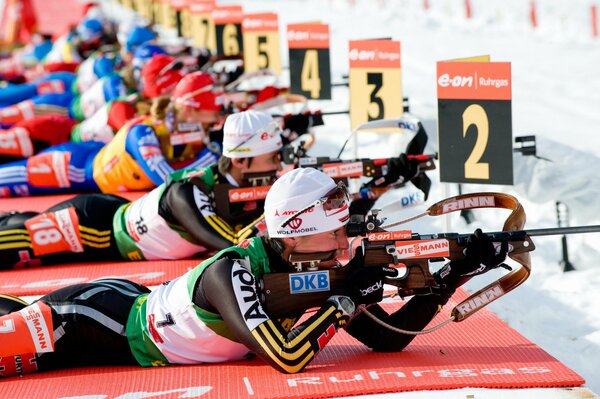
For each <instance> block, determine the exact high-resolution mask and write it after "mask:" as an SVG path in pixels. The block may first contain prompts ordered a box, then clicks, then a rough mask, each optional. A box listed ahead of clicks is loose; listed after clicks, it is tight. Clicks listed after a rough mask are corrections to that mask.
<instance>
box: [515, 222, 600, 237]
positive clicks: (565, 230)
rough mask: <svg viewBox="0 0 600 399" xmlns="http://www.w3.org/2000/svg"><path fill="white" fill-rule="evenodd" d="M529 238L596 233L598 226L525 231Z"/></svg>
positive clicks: (598, 229)
mask: <svg viewBox="0 0 600 399" xmlns="http://www.w3.org/2000/svg"><path fill="white" fill-rule="evenodd" d="M525 231H526V232H527V234H528V235H529V236H531V237H533V236H550V235H559V234H580V233H598V232H600V225H598V224H596V225H590V226H573V227H553V228H546V229H531V230H529V229H528V230H525Z"/></svg>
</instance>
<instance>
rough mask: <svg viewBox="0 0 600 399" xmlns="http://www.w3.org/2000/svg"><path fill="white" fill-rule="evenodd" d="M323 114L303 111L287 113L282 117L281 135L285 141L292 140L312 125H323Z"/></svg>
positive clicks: (306, 131)
mask: <svg viewBox="0 0 600 399" xmlns="http://www.w3.org/2000/svg"><path fill="white" fill-rule="evenodd" d="M323 124H324V123H323V115H321V114H320V113H318V112H317V113H314V114H311V113H310V112H304V113H301V114H288V115H284V117H283V129H284V133H283V136H284V138H285V139H286V142H292V141H294V140H295V139H296V138H298V137H299V136H301V135H303V134H305V133H308V130H309V129H310V128H311V127H313V126H321V125H323Z"/></svg>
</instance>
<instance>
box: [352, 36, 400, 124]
mask: <svg viewBox="0 0 600 399" xmlns="http://www.w3.org/2000/svg"><path fill="white" fill-rule="evenodd" d="M348 56H349V58H350V78H349V82H350V121H351V124H352V128H353V129H354V128H356V127H357V126H359V125H361V124H363V123H365V122H369V121H373V120H377V119H390V118H397V117H399V116H401V115H402V112H403V108H404V107H403V99H402V76H401V64H400V42H399V41H394V40H356V41H351V42H350V46H349V53H348Z"/></svg>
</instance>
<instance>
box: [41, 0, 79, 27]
mask: <svg viewBox="0 0 600 399" xmlns="http://www.w3.org/2000/svg"><path fill="white" fill-rule="evenodd" d="M31 3H32V5H33V8H34V10H35V14H36V15H35V16H36V18H37V22H38V29H39V31H40V32H42V33H49V34H56V33H60V32H64V31H66V29H68V27H69V26H71V25H77V23H79V22H80V21H81V19H82V17H83V2H82V1H78V0H51V1H48V0H32V2H31ZM66 10H68V12H65V11H66Z"/></svg>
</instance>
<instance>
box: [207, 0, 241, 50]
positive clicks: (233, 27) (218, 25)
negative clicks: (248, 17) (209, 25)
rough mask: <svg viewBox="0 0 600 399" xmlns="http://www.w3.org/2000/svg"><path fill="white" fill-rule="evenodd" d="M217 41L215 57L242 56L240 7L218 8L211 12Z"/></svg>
mask: <svg viewBox="0 0 600 399" xmlns="http://www.w3.org/2000/svg"><path fill="white" fill-rule="evenodd" d="M212 16H213V20H214V21H215V32H216V39H217V40H216V41H217V55H222V56H226V57H231V56H242V54H243V51H244V47H243V42H242V21H243V19H244V14H243V11H242V6H239V5H230V6H219V7H216V8H215V9H214V10H213V13H212Z"/></svg>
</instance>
